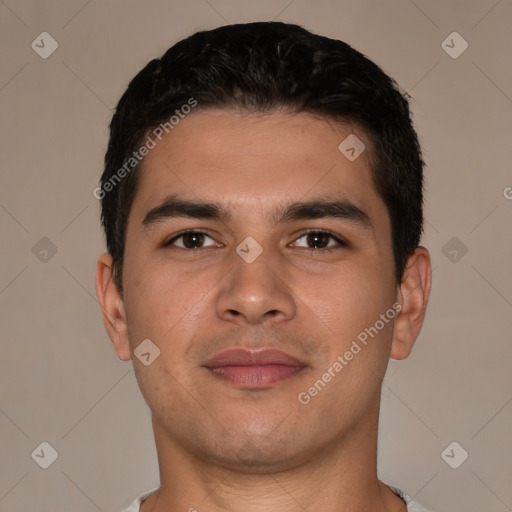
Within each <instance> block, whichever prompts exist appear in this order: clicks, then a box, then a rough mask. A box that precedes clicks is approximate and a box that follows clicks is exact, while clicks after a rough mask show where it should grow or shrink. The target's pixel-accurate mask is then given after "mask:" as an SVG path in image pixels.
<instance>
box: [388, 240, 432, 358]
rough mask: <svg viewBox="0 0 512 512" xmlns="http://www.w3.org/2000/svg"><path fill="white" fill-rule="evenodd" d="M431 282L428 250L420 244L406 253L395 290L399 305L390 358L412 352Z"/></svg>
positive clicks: (403, 356) (423, 314)
mask: <svg viewBox="0 0 512 512" xmlns="http://www.w3.org/2000/svg"><path fill="white" fill-rule="evenodd" d="M431 286H432V269H431V264H430V254H429V252H428V250H427V249H425V247H421V246H420V247H417V248H416V249H415V251H414V252H413V253H412V254H411V256H409V259H408V261H407V268H406V270H405V272H404V276H403V278H402V282H401V283H400V286H399V290H398V292H399V302H400V304H401V305H402V309H401V311H400V313H399V314H398V315H397V317H396V319H395V324H394V328H393V341H392V344H391V353H390V357H392V358H393V359H405V358H406V357H407V356H408V355H409V354H410V353H411V351H412V347H413V345H414V342H415V341H416V338H417V337H418V335H419V333H420V330H421V326H422V325H423V320H424V318H425V313H426V310H427V304H428V298H429V295H430V289H431Z"/></svg>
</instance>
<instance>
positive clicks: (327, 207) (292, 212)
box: [142, 195, 373, 230]
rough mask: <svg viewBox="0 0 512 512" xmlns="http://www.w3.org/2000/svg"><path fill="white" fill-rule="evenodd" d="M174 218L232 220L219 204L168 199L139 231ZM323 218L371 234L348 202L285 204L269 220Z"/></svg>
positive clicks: (368, 224) (366, 222)
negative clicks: (348, 224) (352, 225)
mask: <svg viewBox="0 0 512 512" xmlns="http://www.w3.org/2000/svg"><path fill="white" fill-rule="evenodd" d="M174 218H189V219H200V220H216V221H220V222H223V223H228V222H229V221H230V220H231V218H232V216H231V213H230V212H229V211H228V210H227V209H226V207H225V206H224V205H223V204H221V203H216V202H206V201H201V200H190V199H180V198H178V197H177V196H175V195H171V196H168V197H167V198H166V199H165V200H164V201H163V202H162V203H161V204H160V205H158V206H156V207H154V208H152V209H151V210H149V212H147V214H146V215H145V216H144V219H143V221H142V229H144V230H145V229H147V228H149V227H150V226H153V225H155V224H158V223H160V222H165V221H166V220H168V219H174ZM324 218H336V219H343V220H347V221H350V222H353V223H354V224H356V225H358V226H359V227H361V228H364V229H372V230H373V225H372V222H371V220H370V217H369V215H368V214H367V213H366V212H364V211H363V210H361V209H360V208H359V207H358V206H356V205H355V204H354V203H352V202H351V201H349V200H348V199H339V200H330V199H325V198H318V199H313V200H309V201H299V202H294V203H288V204H285V205H284V206H282V207H280V208H279V209H278V210H277V211H276V212H274V213H272V214H271V215H270V220H271V222H273V223H274V224H282V223H285V222H290V221H294V220H312V219H324Z"/></svg>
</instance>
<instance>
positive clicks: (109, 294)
mask: <svg viewBox="0 0 512 512" xmlns="http://www.w3.org/2000/svg"><path fill="white" fill-rule="evenodd" d="M96 295H97V296H98V299H99V301H100V305H101V311H102V313H103V323H104V324H105V329H106V331H107V334H108V336H109V338H110V339H111V340H112V343H113V345H114V349H115V351H116V354H117V357H119V359H121V360H122V361H128V360H129V359H131V354H130V344H129V342H128V330H127V323H126V313H125V310H124V303H123V299H122V297H121V294H120V293H119V290H118V289H117V286H116V284H115V283H114V279H113V265H112V256H111V255H110V254H107V253H105V254H102V255H101V256H100V257H99V259H98V263H97V264H96Z"/></svg>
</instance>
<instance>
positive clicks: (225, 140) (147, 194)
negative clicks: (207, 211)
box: [130, 109, 385, 221]
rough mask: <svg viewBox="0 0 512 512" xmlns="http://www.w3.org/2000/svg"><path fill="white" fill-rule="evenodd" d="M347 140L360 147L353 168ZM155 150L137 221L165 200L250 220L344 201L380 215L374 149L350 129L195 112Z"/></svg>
mask: <svg viewBox="0 0 512 512" xmlns="http://www.w3.org/2000/svg"><path fill="white" fill-rule="evenodd" d="M349 136H350V138H349V139H347V137H349ZM354 137H357V139H354ZM346 140H348V141H349V142H350V144H349V145H348V146H354V144H353V142H354V141H355V142H356V144H357V140H358V141H359V142H360V143H362V144H364V146H365V149H364V150H363V151H362V153H361V154H360V155H359V156H358V157H357V158H356V159H355V160H351V159H349V158H347V154H348V155H349V156H351V155H352V154H353V153H350V152H349V153H346V152H343V151H346V149H347V144H346V143H345V142H344V141H346ZM156 142H157V144H156V147H155V148H154V149H152V150H151V151H150V153H149V154H148V155H147V156H146V157H145V160H144V161H143V165H142V169H141V175H140V179H139V185H138V190H137V193H136V197H135V200H134V203H133V207H132V211H133V214H134V216H136V217H138V218H139V221H140V218H141V216H143V215H144V211H145V210H146V211H147V209H149V208H151V207H154V206H155V205H157V204H159V203H160V202H162V201H163V200H164V199H165V197H167V196H168V195H169V194H177V195H181V196H185V197H187V198H189V199H193V198H196V199H198V198H200V199H202V200H205V199H209V200H215V201H219V200H222V201H223V202H224V203H225V204H226V205H228V206H229V205H231V206H232V207H233V208H242V209H243V210H247V211H248V212H252V213H254V212H255V211H258V210H262V209H266V210H267V211H268V210H270V209H271V207H276V206H278V205H279V204H280V203H282V202H290V201H296V200H299V199H302V200H304V199H308V198H309V196H311V197H314V196H321V195H323V196H325V195H329V196H333V197H335V196H338V197H342V198H344V199H349V200H350V201H352V202H353V203H354V204H356V205H357V206H359V207H360V208H362V209H365V210H366V211H367V213H368V214H369V216H372V215H373V216H375V217H376V218H382V213H383V211H382V210H383V209H384V213H385V206H384V204H383V202H382V200H381V199H380V197H379V196H378V194H377V193H376V191H375V187H374V184H373V179H372V173H371V170H370V169H371V168H370V155H371V152H372V143H371V140H370V139H369V137H368V136H367V135H366V134H365V133H364V131H363V130H361V129H359V128H358V127H356V126H352V125H349V124H342V123H338V122H333V121H332V120H325V119H321V118H318V117H315V116H313V115H310V114H307V113H295V114H290V113H282V112H274V113H266V114H247V113H241V112H238V111H237V112H234V111H226V110H213V109H211V110H203V111H201V110H198V111H196V112H194V113H192V114H190V115H188V116H187V117H185V118H184V119H182V120H181V121H180V122H179V124H177V125H175V126H174V127H173V129H172V131H170V132H169V133H168V134H167V135H165V136H164V137H163V138H162V140H161V141H158V140H157V141H156ZM340 144H342V150H343V151H342V150H340ZM361 148H362V146H359V147H355V150H361ZM348 149H350V147H349V148H348ZM274 209H275V208H274ZM131 216H132V213H130V217H131ZM384 217H385V215H384Z"/></svg>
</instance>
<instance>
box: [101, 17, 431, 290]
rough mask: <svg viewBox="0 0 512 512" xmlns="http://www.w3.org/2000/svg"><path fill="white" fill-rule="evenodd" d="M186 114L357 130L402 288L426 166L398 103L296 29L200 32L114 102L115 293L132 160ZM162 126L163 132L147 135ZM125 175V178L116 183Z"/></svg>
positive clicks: (372, 70) (418, 224)
mask: <svg viewBox="0 0 512 512" xmlns="http://www.w3.org/2000/svg"><path fill="white" fill-rule="evenodd" d="M191 103H192V105H191ZM184 106H185V110H186V111H187V112H189V111H190V109H194V110H195V111H197V110H201V109H208V108H212V107H216V108H220V109H239V110H241V111H244V112H247V113H265V112H271V111H273V110H277V109H279V110H283V109H284V110H287V111H291V112H306V113H311V114H316V115H317V116H320V117H324V118H326V119H329V120H331V121H333V122H336V121H341V122H345V123H347V122H348V123H352V124H354V125H356V126H359V127H360V128H362V129H363V130H364V131H365V133H366V134H367V135H368V137H369V138H370V140H371V141H372V145H373V152H372V154H371V155H370V157H369V158H371V171H372V178H373V181H374V186H375V189H376V191H377V192H378V194H379V195H380V197H381V198H382V200H383V201H384V203H385V205H386V208H387V211H388V214H389V216H390V219H391V228H392V239H391V243H392V248H393V255H394V259H395V280H396V282H397V283H399V282H400V280H401V278H402V276H403V272H404V270H405V267H406V263H407V258H408V256H409V255H410V254H411V253H412V251H413V250H414V249H415V248H416V247H417V246H418V244H419V241H420V238H421V234H422V226H423V215H422V203H423V165H424V162H423V160H422V156H421V150H420V145H419V143H418V139H417V135H416V132H415V130H414V128H413V125H412V121H411V117H410V112H409V106H408V102H407V99H406V97H405V96H404V95H403V94H402V93H400V91H399V89H398V86H397V84H396V83H395V82H394V80H393V79H392V78H390V77H388V76H387V75H386V74H385V73H384V72H383V71H382V70H381V69H380V68H379V67H378V66H377V65H376V64H374V63H373V62H372V61H370V60H369V59H367V58H366V57H365V56H364V55H362V54H361V53H359V52H358V51H356V50H354V49H353V48H351V47H350V46H349V45H348V44H346V43H344V42H342V41H338V40H333V39H329V38H327V37H323V36H320V35H316V34H312V33H310V32H308V31H307V30H305V29H304V28H302V27H299V26H296V25H290V24H284V23H279V22H263V23H250V24H240V25H229V26H225V27H220V28H217V29H215V30H210V31H205V32H198V33H196V34H194V35H192V36H190V37H188V38H187V39H184V40H182V41H180V42H178V43H177V44H175V45H174V46H173V47H172V48H170V49H169V50H168V51H167V52H166V53H165V54H164V55H163V57H161V58H157V59H153V60H152V61H151V62H149V63H148V64H147V66H146V67H145V68H144V69H143V70H142V71H140V72H139V73H138V74H137V76H136V77H135V78H134V79H133V80H132V82H131V83H130V85H129V87H128V89H127V91H126V92H125V93H124V95H123V96H122V98H121V100H120V101H119V104H118V106H117V109H116V113H115V115H114V117H113V119H112V123H111V125H110V141H109V146H108V151H107V154H106V157H105V170H104V173H103V176H102V177H101V185H102V189H101V191H99V194H100V196H99V197H101V206H102V223H103V227H104V230H105V234H106V242H107V249H108V252H109V253H110V254H111V255H112V258H113V264H114V271H115V282H116V284H117V286H118V288H119V290H120V291H121V292H122V289H123V281H122V273H123V256H124V250H125V241H126V225H127V219H128V215H129V212H130V209H131V205H132V202H133V198H134V197H135V194H136V192H137V181H138V176H139V174H140V170H141V168H142V167H143V162H142V161H140V162H139V160H138V159H137V158H136V159H135V160H133V158H134V157H133V154H134V153H139V150H140V148H141V147H143V146H144V141H145V140H147V137H148V136H150V137H151V138H152V139H154V140H155V141H156V142H158V140H159V139H158V135H160V136H161V135H162V134H166V133H167V131H170V130H172V129H173V128H174V126H176V124H177V123H176V121H175V120H174V119H173V122H170V120H171V118H173V117H174V118H175V119H176V120H178V122H179V120H181V116H182V115H183V113H185V114H186V112H184ZM162 123H166V127H165V128H167V131H166V129H165V128H164V129H163V130H162V129H160V130H159V131H157V133H156V135H155V134H153V131H154V130H155V129H158V127H159V126H160V125H161V124H162ZM130 159H132V162H131V163H129V161H130ZM127 164H128V165H127ZM132 164H133V165H132ZM123 167H124V168H125V169H127V170H128V171H127V172H125V173H124V174H125V176H124V177H122V178H121V179H120V180H119V179H116V173H118V171H119V170H120V169H123ZM109 180H110V183H111V184H112V185H113V187H112V190H110V187H109V185H108V184H109ZM105 184H107V187H106V188H105Z"/></svg>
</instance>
